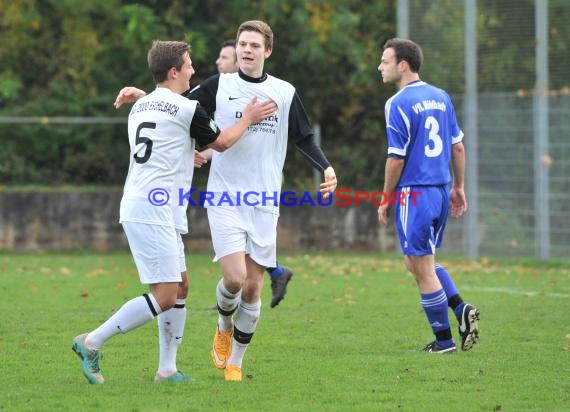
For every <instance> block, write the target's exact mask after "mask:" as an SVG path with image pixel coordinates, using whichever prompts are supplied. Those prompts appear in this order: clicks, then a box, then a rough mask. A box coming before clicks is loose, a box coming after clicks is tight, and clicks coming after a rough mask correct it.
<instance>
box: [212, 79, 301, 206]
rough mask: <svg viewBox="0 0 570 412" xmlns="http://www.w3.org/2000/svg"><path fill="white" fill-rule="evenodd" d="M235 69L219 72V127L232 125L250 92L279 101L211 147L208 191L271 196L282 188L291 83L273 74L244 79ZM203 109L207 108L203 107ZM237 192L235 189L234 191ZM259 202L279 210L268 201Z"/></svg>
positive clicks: (249, 96)
mask: <svg viewBox="0 0 570 412" xmlns="http://www.w3.org/2000/svg"><path fill="white" fill-rule="evenodd" d="M242 77H243V74H242V76H241V77H240V74H239V73H231V74H221V75H220V76H219V82H218V87H217V91H216V95H215V117H214V118H215V120H216V123H217V124H218V125H219V126H220V128H222V129H224V128H226V127H229V126H232V125H233V124H235V123H236V122H237V121H239V118H240V117H241V116H242V114H243V110H244V108H245V106H246V105H247V104H248V103H249V102H250V101H251V99H252V98H253V97H257V102H258V103H262V102H264V101H267V100H269V99H272V100H273V101H274V102H275V103H276V104H277V107H278V109H277V112H276V114H275V115H273V116H270V117H268V118H267V119H265V120H263V121H261V122H260V123H257V124H254V125H251V126H250V127H249V128H248V129H247V131H246V132H245V133H244V135H243V136H242V137H241V139H240V140H238V141H237V143H236V144H235V145H234V146H232V147H231V148H230V149H228V150H226V151H224V152H222V153H219V152H214V154H213V157H212V164H211V167H210V175H209V178H208V191H209V192H214V193H227V195H229V196H230V197H232V198H236V196H239V193H241V195H242V196H243V194H244V193H246V192H252V191H253V192H257V193H259V194H260V195H259V196H261V194H262V193H265V194H266V195H268V196H271V195H272V194H273V193H277V199H279V197H278V196H279V193H280V192H281V180H282V170H283V165H284V162H285V155H286V153H287V138H288V128H289V110H290V108H291V102H292V100H293V96H294V95H295V88H294V87H293V86H292V85H291V84H289V83H287V82H286V81H283V80H280V79H278V78H276V77H273V76H271V75H264V77H262V78H261V79H255V80H254V79H247V78H246V79H244V78H242ZM206 110H208V108H207V107H206ZM238 192H239V193H238ZM257 207H261V208H266V209H269V210H271V211H272V212H274V213H278V206H273V203H272V202H271V201H268V202H260V204H259V205H258V206H257Z"/></svg>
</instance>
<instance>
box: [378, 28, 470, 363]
mask: <svg viewBox="0 0 570 412" xmlns="http://www.w3.org/2000/svg"><path fill="white" fill-rule="evenodd" d="M422 60H423V55H422V51H421V48H420V47H419V45H417V44H416V43H414V42H412V41H411V40H407V39H399V38H394V39H390V40H388V41H387V42H386V43H385V44H384V47H383V53H382V57H381V61H380V65H379V67H378V71H380V73H381V74H382V79H383V81H384V83H389V84H394V85H395V86H396V87H397V88H398V89H399V91H398V92H397V93H396V94H395V95H394V96H392V97H391V98H390V99H388V101H387V102H386V107H385V112H386V113H385V114H386V130H387V138H388V159H387V160H386V171H385V180H384V193H390V194H394V195H391V199H395V201H394V203H395V204H394V205H391V204H390V202H387V203H386V204H385V205H382V206H380V207H379V209H378V219H379V221H380V222H381V223H382V224H384V225H386V224H387V223H388V212H389V209H390V208H391V207H392V206H393V208H394V216H395V224H396V229H397V232H398V237H399V239H400V245H401V248H402V252H403V254H404V263H405V266H406V268H407V269H408V270H409V271H410V272H411V273H412V274H413V275H414V277H415V279H416V282H417V284H418V287H419V290H420V294H421V304H422V306H423V309H424V311H425V314H426V316H427V319H428V322H429V324H430V326H431V328H432V331H433V334H434V335H435V340H434V341H433V342H431V343H429V344H428V345H427V346H426V347H425V348H423V351H425V352H430V353H452V352H456V347H455V343H454V341H453V338H452V335H451V328H450V325H449V318H448V313H447V307H448V304H450V306H451V307H452V308H453V309H454V311H455V314H456V316H457V318H458V320H459V333H460V335H461V340H462V346H461V347H462V349H463V350H469V349H471V347H472V346H473V344H474V343H476V342H477V339H478V337H479V335H478V333H479V332H478V323H477V321H478V319H479V310H478V309H477V308H476V307H475V306H473V305H470V304H468V303H465V302H463V301H462V299H461V298H460V295H459V292H458V291H457V288H456V287H455V284H454V282H453V280H452V279H451V276H449V273H448V272H447V271H446V270H445V269H444V268H443V267H441V266H440V265H438V266H437V267H436V265H435V249H436V248H438V247H440V246H441V243H442V239H443V232H444V229H445V225H446V222H447V218H448V213H449V209H450V204H451V214H452V216H454V217H460V216H461V215H463V213H465V211H466V210H467V200H466V196H465V190H464V173H465V148H464V146H463V143H462V140H463V132H462V131H461V129H460V128H459V126H458V124H457V119H456V116H455V109H454V107H453V103H452V102H451V99H450V97H449V95H448V94H447V93H446V92H445V91H444V90H442V89H439V88H437V87H434V86H432V85H430V84H427V83H425V82H423V81H422V80H421V79H420V77H419V70H420V66H421V64H422ZM450 165H451V169H452V170H453V175H452V174H451V173H450ZM450 185H451V191H450Z"/></svg>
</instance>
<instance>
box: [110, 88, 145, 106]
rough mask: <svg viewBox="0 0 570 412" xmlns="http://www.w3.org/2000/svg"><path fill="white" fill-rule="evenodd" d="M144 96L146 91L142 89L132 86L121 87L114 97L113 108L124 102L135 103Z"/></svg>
mask: <svg viewBox="0 0 570 412" xmlns="http://www.w3.org/2000/svg"><path fill="white" fill-rule="evenodd" d="M144 96H146V92H145V91H144V90H141V89H137V88H136V87H134V86H127V87H123V88H122V89H121V91H120V92H119V94H118V95H117V97H116V98H115V103H114V106H115V109H118V108H119V107H121V106H122V105H123V104H126V103H135V102H136V101H137V100H138V99H140V98H141V97H144Z"/></svg>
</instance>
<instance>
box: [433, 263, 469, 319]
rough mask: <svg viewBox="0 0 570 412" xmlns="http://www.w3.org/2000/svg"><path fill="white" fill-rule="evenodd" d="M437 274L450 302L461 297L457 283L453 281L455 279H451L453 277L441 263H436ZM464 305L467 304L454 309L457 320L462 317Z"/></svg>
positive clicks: (460, 304)
mask: <svg viewBox="0 0 570 412" xmlns="http://www.w3.org/2000/svg"><path fill="white" fill-rule="evenodd" d="M435 273H436V275H437V277H438V278H439V282H440V283H441V286H442V287H443V290H445V295H446V296H447V299H448V300H449V299H450V298H451V297H453V296H459V290H458V289H457V287H456V286H455V282H454V281H453V279H451V275H450V274H449V272H448V271H447V269H445V268H444V267H443V266H441V265H440V264H439V263H436V264H435ZM464 304H465V303H463V301H461V302H460V303H459V304H458V305H457V306H456V307H455V308H453V311H454V312H455V317H456V318H459V317H460V316H461V310H462V309H463V305H464Z"/></svg>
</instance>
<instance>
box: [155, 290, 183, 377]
mask: <svg viewBox="0 0 570 412" xmlns="http://www.w3.org/2000/svg"><path fill="white" fill-rule="evenodd" d="M184 303H185V299H176V306H175V307H173V308H172V309H169V310H167V311H166V312H162V313H161V314H160V315H158V317H157V318H156V319H157V323H158V342H159V344H160V357H159V361H158V373H160V374H161V375H165V376H168V375H171V374H172V373H174V372H176V371H177V370H178V369H177V368H176V353H177V352H178V347H179V346H180V344H181V343H182V337H183V335H184V326H185V324H186V306H184Z"/></svg>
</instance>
